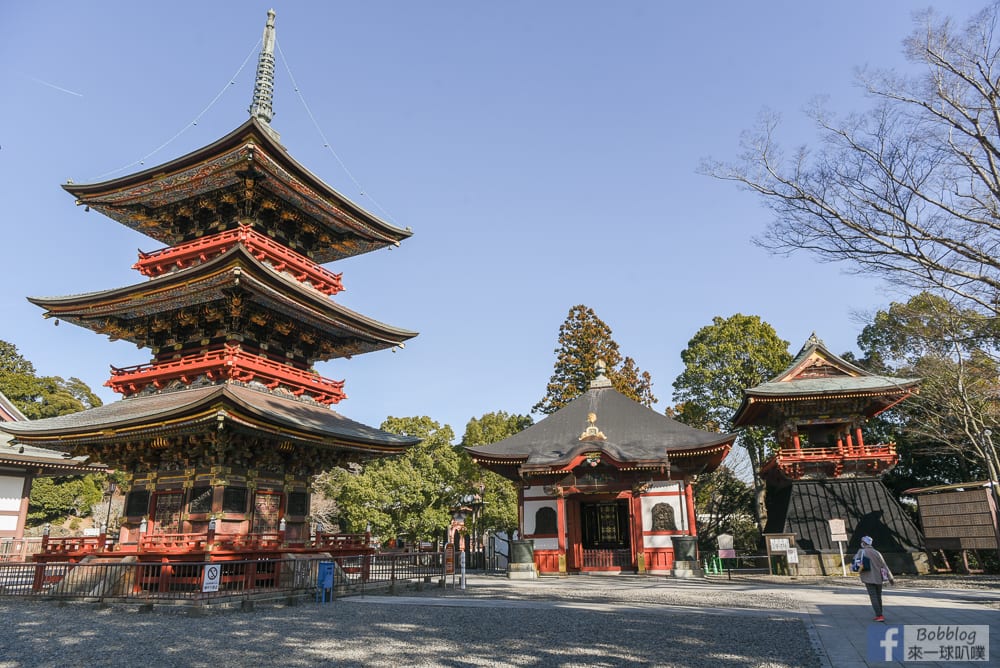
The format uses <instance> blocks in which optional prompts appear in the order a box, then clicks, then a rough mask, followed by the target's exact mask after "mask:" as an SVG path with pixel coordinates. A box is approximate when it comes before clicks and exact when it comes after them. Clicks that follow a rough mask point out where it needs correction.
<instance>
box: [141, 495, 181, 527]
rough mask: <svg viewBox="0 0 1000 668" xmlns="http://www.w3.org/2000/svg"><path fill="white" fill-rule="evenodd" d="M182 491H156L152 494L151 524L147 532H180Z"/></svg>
mask: <svg viewBox="0 0 1000 668" xmlns="http://www.w3.org/2000/svg"><path fill="white" fill-rule="evenodd" d="M183 505H184V493H183V492H157V493H156V494H154V495H153V526H152V529H151V530H150V532H149V533H182V532H181V509H182V507H183Z"/></svg>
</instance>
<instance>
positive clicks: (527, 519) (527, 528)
mask: <svg viewBox="0 0 1000 668" xmlns="http://www.w3.org/2000/svg"><path fill="white" fill-rule="evenodd" d="M539 508H551V509H552V510H554V511H556V513H557V514H558V512H559V508H558V507H557V506H556V500H555V499H552V500H551V501H550V500H545V499H543V500H538V501H525V502H524V533H525V535H527V536H530V535H531V534H533V533H535V513H537V512H538V509H539ZM535 546H536V547H537V546H538V543H537V542H536V543H535Z"/></svg>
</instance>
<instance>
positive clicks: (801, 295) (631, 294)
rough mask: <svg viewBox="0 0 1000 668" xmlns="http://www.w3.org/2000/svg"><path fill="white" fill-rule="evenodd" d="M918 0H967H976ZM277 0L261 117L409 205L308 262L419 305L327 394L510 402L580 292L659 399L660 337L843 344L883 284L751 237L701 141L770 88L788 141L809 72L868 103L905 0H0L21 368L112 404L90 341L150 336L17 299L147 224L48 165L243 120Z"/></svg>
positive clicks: (131, 159) (327, 163)
mask: <svg viewBox="0 0 1000 668" xmlns="http://www.w3.org/2000/svg"><path fill="white" fill-rule="evenodd" d="M935 4H937V5H939V6H941V7H942V8H943V10H944V11H946V12H949V13H951V14H952V15H953V16H955V17H957V18H961V19H964V18H965V17H966V16H968V15H969V14H971V13H973V12H974V11H976V10H978V9H980V8H981V7H982V6H983V4H984V3H982V2H965V1H961V0H959V1H955V2H948V3H944V2H938V3H935ZM272 6H273V7H274V9H275V10H276V11H277V37H278V45H279V47H280V53H279V56H278V65H277V80H276V91H275V103H274V106H275V112H276V116H275V118H274V121H273V123H272V125H273V127H275V128H276V129H277V130H278V131H279V132H280V133H281V138H282V142H283V143H284V144H285V146H286V147H287V148H288V149H289V151H290V152H291V154H292V155H293V156H295V157H296V158H297V159H298V160H299V161H300V162H301V163H303V164H304V165H306V166H307V167H308V168H310V169H311V170H312V171H313V172H315V173H316V174H317V175H319V176H320V177H321V178H323V179H324V180H325V181H326V182H327V183H329V184H330V185H331V186H333V187H335V188H337V189H338V190H339V191H340V192H342V193H343V194H345V195H346V196H348V197H350V198H351V199H354V200H355V201H356V202H358V203H359V204H361V205H362V206H365V207H366V208H368V209H369V210H371V211H373V212H374V213H376V214H378V215H381V216H383V217H386V218H387V219H389V220H390V221H391V222H393V223H394V224H396V225H398V226H400V227H410V228H412V229H413V232H414V235H413V237H412V238H410V239H409V240H407V241H406V242H404V243H403V245H402V246H401V247H400V248H397V249H394V250H391V251H380V252H377V253H372V254H368V255H363V256H360V257H357V258H352V259H349V260H346V261H342V262H338V263H334V264H332V265H328V268H329V269H331V270H332V271H335V272H341V271H342V272H343V273H344V283H345V285H346V286H347V292H345V293H343V294H342V295H341V296H338V297H337V299H338V300H339V301H341V302H342V303H343V304H345V305H346V306H348V307H350V308H352V309H355V310H357V311H359V312H361V313H364V314H365V315H368V316H370V317H373V318H376V319H378V320H381V321H383V322H386V323H388V324H391V325H395V326H398V327H404V328H407V329H412V330H416V331H419V332H420V336H419V337H417V338H416V339H414V340H413V341H412V342H410V343H409V344H408V345H407V347H406V349H405V350H403V351H400V352H398V353H395V354H393V353H390V352H380V353H372V354H369V355H363V356H360V357H357V358H355V359H352V360H335V361H332V362H329V363H324V364H321V365H319V367H318V370H319V371H320V372H321V373H322V374H323V375H325V376H327V377H330V378H335V379H346V391H347V393H348V395H349V397H350V398H349V399H348V400H346V401H344V402H342V403H341V404H339V405H338V406H337V407H336V408H337V410H338V411H339V412H341V413H343V414H345V415H347V416H349V417H351V418H353V419H356V420H359V421H362V422H365V423H368V424H374V425H377V424H379V423H380V422H381V421H382V420H383V419H384V418H385V417H386V416H387V415H394V416H408V415H428V416H430V417H432V418H434V419H436V420H438V421H439V422H442V423H447V424H450V425H451V426H452V427H453V428H454V430H455V432H456V435H457V436H459V437H460V436H461V434H462V432H463V430H464V427H465V424H466V422H467V421H468V420H469V419H470V418H471V417H478V416H480V415H482V414H483V413H487V412H490V411H496V410H505V411H508V412H512V413H527V412H528V411H529V410H530V408H531V406H532V405H533V404H534V403H535V402H536V401H537V400H539V399H540V398H541V397H542V395H543V394H544V391H545V384H546V382H547V381H548V379H549V377H550V375H551V373H552V367H553V363H554V361H555V355H554V353H553V351H554V349H555V347H556V344H557V336H558V330H559V326H560V325H561V324H562V322H563V321H564V320H565V318H566V315H567V312H568V311H569V309H570V307H572V306H573V305H575V304H581V303H582V304H586V305H587V306H590V307H591V308H593V309H594V310H595V311H596V312H597V314H598V315H599V316H600V317H601V318H602V319H603V320H604V321H605V322H606V323H607V324H608V325H609V326H610V327H611V328H612V330H613V332H614V334H613V335H614V338H615V340H616V341H617V342H618V343H619V345H620V347H621V350H622V352H623V353H624V354H626V355H630V356H632V357H633V358H634V359H635V360H636V362H637V364H638V365H639V367H640V368H641V369H643V370H646V371H649V372H650V373H651V374H652V376H653V381H654V393H655V394H656V395H657V396H658V397H659V399H660V403H659V404H657V408H658V409H659V410H662V409H663V408H665V407H666V406H668V405H671V404H672V401H671V395H672V387H671V385H672V383H673V380H674V379H675V378H676V377H677V375H678V374H679V373H680V372H681V370H682V364H681V360H680V353H681V351H682V350H683V349H684V348H685V346H686V344H687V342H688V340H689V339H690V338H691V337H692V336H693V335H694V334H695V332H697V331H698V329H700V328H701V327H703V326H705V325H707V324H710V323H711V320H712V318H713V317H714V316H723V317H728V316H730V315H732V314H734V313H744V314H755V315H759V316H761V317H762V318H763V319H764V320H766V321H767V322H769V323H771V324H772V325H773V326H774V327H775V329H776V330H777V332H778V334H779V336H781V337H782V338H784V339H786V340H788V341H789V342H790V348H791V352H793V353H794V352H796V351H797V350H798V348H799V347H800V346H801V344H802V343H803V342H804V341H805V339H806V338H807V337H808V336H809V334H810V333H811V332H813V331H815V332H816V333H817V334H818V335H819V336H820V337H821V338H822V339H824V341H825V342H826V343H827V345H828V346H829V347H830V348H831V349H833V350H835V351H838V352H843V351H847V350H854V349H855V340H856V337H857V335H858V333H859V332H860V329H861V327H862V324H861V323H860V322H859V321H858V319H857V316H856V314H857V313H858V312H866V311H871V310H872V309H876V308H880V307H884V306H886V305H888V303H889V301H890V300H892V299H893V298H897V299H898V298H899V296H897V295H893V294H892V293H891V292H889V291H888V290H887V289H886V287H885V286H884V285H882V284H880V283H879V282H877V281H876V280H874V279H868V278H865V277H862V276H854V275H847V274H845V273H843V268H842V267H839V266H836V265H821V264H816V263H815V262H814V261H813V260H812V258H810V257H808V256H795V257H792V258H784V257H774V256H770V255H768V254H767V253H766V252H765V251H763V250H761V249H759V248H757V247H755V246H753V245H752V244H751V243H750V240H751V238H752V237H753V236H754V235H757V234H760V233H761V232H762V231H763V229H764V228H765V226H766V224H767V223H768V221H769V220H770V218H769V213H768V212H767V211H766V210H765V209H764V208H763V206H762V205H761V202H759V201H758V200H757V199H755V198H754V197H753V196H752V195H750V194H749V193H746V192H743V191H741V190H739V189H738V188H737V187H735V186H734V185H733V184H730V183H725V182H720V181H716V180H713V179H711V178H709V177H706V176H702V175H699V174H698V173H697V169H698V166H699V163H700V162H701V160H702V159H703V158H708V157H711V158H716V159H723V160H727V159H733V158H735V156H736V155H737V154H738V151H739V137H740V133H741V132H742V131H744V130H746V129H748V128H750V127H751V126H752V125H753V122H754V120H755V118H756V117H757V115H758V113H759V112H760V111H761V110H762V109H764V108H770V109H774V110H777V111H779V112H780V113H781V114H782V116H783V118H784V124H783V126H782V133H783V134H782V136H783V137H784V139H785V141H786V144H788V145H795V144H798V143H802V142H809V141H811V140H812V138H813V137H814V135H813V134H812V132H813V131H812V128H811V127H810V126H809V125H808V123H807V121H806V120H805V118H804V116H803V114H802V109H803V108H804V107H805V106H806V105H807V104H808V103H809V102H810V101H811V100H812V99H813V98H814V97H815V96H817V95H823V96H827V98H828V105H829V106H830V107H831V108H832V109H834V110H838V111H841V112H850V111H854V110H860V109H863V108H865V107H866V106H867V104H868V103H867V101H866V100H865V98H864V97H863V95H862V94H861V91H860V90H859V89H858V88H857V87H856V85H855V82H854V76H853V72H854V69H855V68H856V67H858V66H864V65H872V66H887V67H897V68H905V67H906V63H905V62H904V61H903V59H902V56H901V48H900V42H901V40H902V38H903V37H904V36H905V35H906V34H908V33H909V32H910V29H911V26H912V24H911V12H912V11H913V10H914V9H916V8H919V7H922V6H925V5H923V4H920V3H911V2H903V1H884V2H870V1H861V0H843V1H841V2H836V3H812V2H792V1H788V2H769V3H750V2H745V1H744V2H740V1H720V2H702V3H696V2H667V1H651V0H650V1H638V0H637V1H632V2H621V3H611V2H590V1H581V0H575V1H569V0H566V1H562V0H560V1H551V2H529V1H521V0H513V1H506V2H502V3H501V2H493V3H483V2H468V1H454V2H450V1H439V2H422V3H414V2H403V1H402V0H397V1H396V2H379V1H364V2H361V1H351V0H338V2H329V3H328V2H274V3H270V2H266V3H262V2H257V1H256V0H254V1H241V2H235V1H233V2H197V3H196V2H187V1H175V2H164V3H141V2H131V1H130V2H102V3H82V2H62V1H56V2H46V3H27V2H22V3H7V4H6V5H5V8H4V12H5V27H6V29H5V38H4V40H3V42H2V45H0V81H3V85H4V88H5V92H4V99H5V100H6V103H5V104H3V105H2V107H0V128H2V130H0V183H2V184H3V193H4V196H3V197H0V221H2V226H3V227H2V229H3V248H4V251H5V252H4V257H5V262H4V263H3V267H2V269H0V277H2V279H3V287H4V289H3V291H2V311H0V312H2V314H3V315H2V319H0V339H3V340H6V341H9V342H11V343H13V344H15V345H16V346H17V347H18V348H19V349H20V351H21V353H22V354H23V355H24V356H25V357H26V358H28V359H29V360H31V361H32V362H33V363H34V364H35V367H36V369H37V371H38V372H39V373H40V374H43V375H59V376H63V377H66V378H68V377H71V376H75V377H78V378H81V379H82V380H84V381H85V382H87V383H88V384H89V385H90V386H91V387H93V388H95V389H97V390H99V394H100V395H101V396H102V398H103V399H104V400H105V401H106V402H107V401H113V400H116V399H117V395H115V394H114V393H112V392H110V390H108V389H107V388H104V387H103V386H102V385H103V383H104V381H106V380H107V378H108V376H109V365H110V364H113V365H115V366H128V365H132V364H140V363H145V362H148V361H149V360H150V357H151V355H150V353H149V351H147V350H139V349H136V348H135V347H134V346H133V345H131V344H128V343H123V342H114V343H112V342H109V341H108V340H107V339H106V338H104V337H102V336H99V335H97V334H94V333H92V332H90V331H89V330H85V329H82V328H78V327H73V326H71V325H65V324H64V325H63V326H60V327H55V326H53V323H52V321H46V320H43V318H42V317H41V315H42V312H41V310H40V309H38V308H37V307H35V306H33V305H31V304H29V303H28V302H27V301H26V299H25V297H27V296H55V295H68V294H75V293H80V292H89V291H95V290H102V289H110V288H114V287H120V286H124V285H130V284H133V283H138V282H141V281H144V280H146V279H144V278H143V277H142V276H141V275H139V274H138V273H137V272H135V271H134V270H132V269H131V268H130V267H131V265H132V263H133V262H135V260H136V250H137V249H142V250H146V251H150V250H155V249H157V248H159V247H160V246H159V244H157V243H156V242H155V241H153V240H151V239H149V238H146V237H144V236H142V235H140V234H138V233H136V232H133V231H131V230H128V229H127V228H125V227H123V226H121V225H119V224H117V223H115V222H113V221H111V220H110V219H107V218H104V217H102V216H100V215H99V214H96V213H94V212H91V213H85V212H84V211H83V210H82V209H79V208H77V207H75V206H74V204H73V200H72V198H71V197H70V196H69V195H68V194H66V193H64V192H63V191H62V189H61V188H60V187H59V186H60V184H61V183H64V182H65V181H66V180H67V179H73V180H74V181H75V182H77V183H86V182H94V181H101V180H105V179H108V178H113V177H117V176H122V175H124V174H126V173H129V172H131V171H137V170H138V169H139V168H140V166H139V164H138V161H139V160H140V159H142V158H144V157H145V156H147V155H149V154H150V153H151V152H153V151H154V150H155V149H157V148H159V147H161V146H163V145H164V144H165V143H166V144H167V145H166V146H165V147H163V148H161V149H160V150H159V151H158V152H156V153H155V154H154V155H152V156H150V157H146V159H145V162H144V165H143V167H149V166H153V165H155V164H159V163H161V162H165V161H167V160H169V159H172V158H174V157H177V156H179V155H182V154H184V153H187V152H188V151H191V150H193V149H195V148H198V147H200V146H203V145H205V144H208V143H210V142H212V141H214V140H215V139H217V138H219V137H221V136H222V135H224V134H226V133H227V132H229V131H230V130H232V129H234V128H235V127H236V126H238V125H239V124H240V123H242V122H243V121H244V120H245V119H246V117H247V111H246V110H247V107H248V106H249V103H250V98H251V93H252V89H253V76H254V67H255V64H256V54H257V49H256V47H255V43H256V42H257V41H258V40H259V38H260V35H261V32H262V29H263V25H264V21H265V18H266V11H267V9H268V8H269V7H272ZM251 52H252V53H253V56H252V57H251V58H250V60H249V61H247V64H246V66H245V67H243V68H242V70H240V66H241V64H242V63H243V62H244V59H245V58H246V57H247V56H248V55H250V54H251ZM238 70H240V71H239V73H238V74H236V75H235V76H234V74H235V73H237V71H238ZM289 72H290V73H291V77H290V76H289ZM292 78H294V83H295V85H293V83H292ZM230 81H232V83H231V84H230V83H229V82H230ZM296 87H297V89H298V90H297V91H296ZM220 92H222V94H221V95H220ZM217 96H218V99H217V100H215V98H216V97H217ZM213 100H215V102H214V103H213ZM303 100H304V104H303ZM206 109H207V110H206ZM203 112H204V113H203ZM195 119H197V123H194V122H193V121H194V120H195ZM317 126H318V129H317ZM182 130H183V132H182ZM324 137H325V139H326V140H328V141H329V144H330V147H331V148H332V151H331V150H330V149H329V148H325V147H324V145H323V144H324V139H323V138H324ZM129 165H131V167H128V168H127V169H123V168H125V167H126V166H129ZM345 166H346V170H345Z"/></svg>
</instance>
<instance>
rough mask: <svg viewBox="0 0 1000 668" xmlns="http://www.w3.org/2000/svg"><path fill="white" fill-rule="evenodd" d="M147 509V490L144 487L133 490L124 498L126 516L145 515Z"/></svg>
mask: <svg viewBox="0 0 1000 668" xmlns="http://www.w3.org/2000/svg"><path fill="white" fill-rule="evenodd" d="M148 511H149V492H148V491H146V490H144V489H139V490H133V491H131V492H129V493H128V497H127V498H126V499H125V516H126V517H145V516H146V513H147V512H148Z"/></svg>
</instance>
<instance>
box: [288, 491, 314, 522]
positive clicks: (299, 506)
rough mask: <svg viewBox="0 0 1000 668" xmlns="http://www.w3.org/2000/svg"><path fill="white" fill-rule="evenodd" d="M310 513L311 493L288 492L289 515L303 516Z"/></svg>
mask: <svg viewBox="0 0 1000 668" xmlns="http://www.w3.org/2000/svg"><path fill="white" fill-rule="evenodd" d="M308 513H309V495H308V494H306V493H305V492H289V493H288V512H287V514H288V515H295V516H296V517H302V516H305V515H307V514H308Z"/></svg>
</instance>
